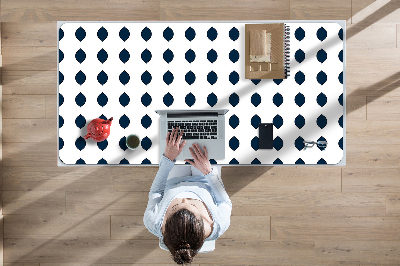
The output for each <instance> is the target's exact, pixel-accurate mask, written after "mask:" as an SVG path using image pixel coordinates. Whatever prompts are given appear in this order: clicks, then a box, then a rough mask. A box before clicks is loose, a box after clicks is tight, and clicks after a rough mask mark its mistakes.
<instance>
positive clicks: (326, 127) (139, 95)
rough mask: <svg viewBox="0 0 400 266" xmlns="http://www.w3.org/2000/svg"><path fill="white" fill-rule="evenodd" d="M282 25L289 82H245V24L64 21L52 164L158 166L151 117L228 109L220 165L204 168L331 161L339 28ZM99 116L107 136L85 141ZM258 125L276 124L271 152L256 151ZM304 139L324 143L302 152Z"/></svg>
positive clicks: (339, 149) (335, 159) (336, 137)
mask: <svg viewBox="0 0 400 266" xmlns="http://www.w3.org/2000/svg"><path fill="white" fill-rule="evenodd" d="M286 24H287V25H289V26H290V69H291V73H290V76H289V77H288V78H287V79H284V80H246V79H245V78H244V76H245V75H244V65H245V64H244V59H245V55H244V50H245V49H244V46H245V45H244V44H245V43H244V41H245V32H244V29H245V23H233V22H229V23H223V22H214V23H203V22H202V23H196V22H185V23H179V22H163V23H158V22H141V23H139V22H128V23H127V22H124V23H110V22H107V23H106V22H104V23H102V22H100V23H94V22H87V23H85V22H79V23H76V22H75V23H74V22H67V23H64V24H63V25H62V26H61V28H60V29H59V32H58V35H59V38H58V39H59V43H58V45H59V54H58V63H59V64H58V70H59V76H58V84H59V85H58V92H59V94H58V95H59V98H58V105H59V108H58V114H59V121H58V128H59V129H58V136H59V139H58V143H59V158H60V160H61V161H62V162H63V163H65V164H72V165H73V164H135V165H140V164H153V165H157V164H158V163H159V160H160V150H159V127H160V125H159V115H158V114H156V113H155V110H157V109H168V108H169V109H224V108H226V109H229V111H228V113H227V114H226V157H225V159H224V160H213V159H212V158H211V159H210V161H211V162H212V163H218V164H240V165H250V164H270V165H272V164H274V165H275V164H288V165H290V164H293V165H295V164H337V163H339V162H340V161H341V159H342V158H343V148H344V147H343V114H344V107H343V102H344V99H343V92H344V85H343V71H344V64H343V49H344V41H343V29H342V28H341V26H340V25H339V24H337V23H334V22H324V23H286ZM97 117H100V118H103V119H108V118H110V117H113V118H114V120H113V122H112V125H111V134H110V136H109V137H108V139H107V140H105V141H103V142H100V143H96V142H94V141H93V140H91V139H88V140H84V139H83V136H84V135H85V134H86V127H87V125H88V123H89V122H90V121H91V120H92V119H94V118H97ZM260 122H262V123H271V122H272V123H273V124H274V133H273V134H274V141H273V145H274V148H273V149H272V150H261V149H258V124H259V123H260ZM130 134H137V135H138V136H139V137H140V138H141V145H140V146H139V148H138V149H137V150H135V151H131V150H129V149H127V147H126V144H125V138H126V136H128V135H130ZM303 140H310V141H317V140H319V141H321V140H322V141H327V142H328V145H327V147H326V149H322V148H318V147H317V146H314V147H312V148H307V149H306V150H304V149H303V148H304V144H303ZM177 163H179V164H183V163H184V161H178V162H177Z"/></svg>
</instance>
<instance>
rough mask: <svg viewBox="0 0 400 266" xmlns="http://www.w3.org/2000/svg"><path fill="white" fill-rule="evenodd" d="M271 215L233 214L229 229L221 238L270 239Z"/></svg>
mask: <svg viewBox="0 0 400 266" xmlns="http://www.w3.org/2000/svg"><path fill="white" fill-rule="evenodd" d="M270 227H271V223H270V216H232V217H231V223H230V225H229V228H228V230H227V231H226V232H225V233H224V234H223V235H222V236H221V237H220V238H218V240H219V239H233V240H247V239H252V240H256V239H258V240H259V241H263V240H264V241H265V240H268V239H270V232H271V230H270Z"/></svg>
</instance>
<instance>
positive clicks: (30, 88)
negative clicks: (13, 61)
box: [3, 70, 57, 94]
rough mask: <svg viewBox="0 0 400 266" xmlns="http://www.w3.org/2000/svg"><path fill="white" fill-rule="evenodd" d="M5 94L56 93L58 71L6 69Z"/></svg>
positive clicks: (4, 75) (4, 73)
mask: <svg viewBox="0 0 400 266" xmlns="http://www.w3.org/2000/svg"><path fill="white" fill-rule="evenodd" d="M3 84H4V86H3V94H56V93H57V71H54V70H51V71H4V70H3Z"/></svg>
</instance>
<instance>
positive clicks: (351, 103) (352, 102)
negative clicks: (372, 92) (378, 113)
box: [346, 96, 367, 121]
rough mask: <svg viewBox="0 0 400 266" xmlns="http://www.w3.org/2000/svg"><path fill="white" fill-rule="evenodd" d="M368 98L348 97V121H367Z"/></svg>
mask: <svg viewBox="0 0 400 266" xmlns="http://www.w3.org/2000/svg"><path fill="white" fill-rule="evenodd" d="M366 103H367V98H366V97H364V96H347V97H346V119H347V120H351V121H352V120H365V119H366V115H367V107H366Z"/></svg>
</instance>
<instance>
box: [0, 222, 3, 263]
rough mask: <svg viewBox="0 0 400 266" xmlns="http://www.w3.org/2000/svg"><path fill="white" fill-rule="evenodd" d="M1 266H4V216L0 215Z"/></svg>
mask: <svg viewBox="0 0 400 266" xmlns="http://www.w3.org/2000/svg"><path fill="white" fill-rule="evenodd" d="M0 226H1V227H0V265H3V255H4V252H3V241H4V216H3V215H0Z"/></svg>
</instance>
